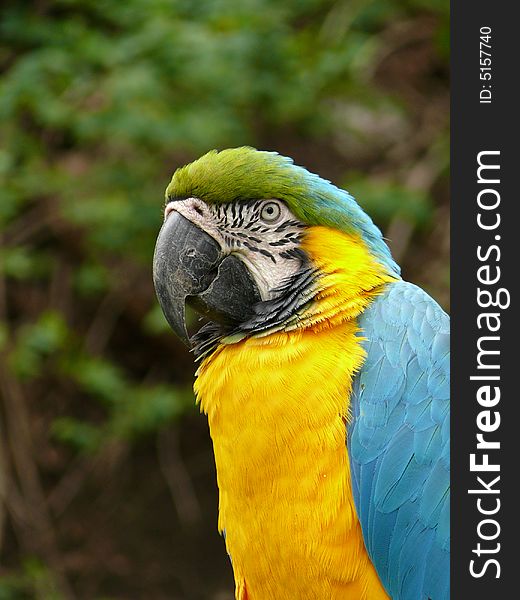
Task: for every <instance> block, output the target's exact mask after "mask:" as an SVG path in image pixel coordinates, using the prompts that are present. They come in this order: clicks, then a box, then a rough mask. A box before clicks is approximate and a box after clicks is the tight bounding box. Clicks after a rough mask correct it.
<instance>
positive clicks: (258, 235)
mask: <svg viewBox="0 0 520 600" xmlns="http://www.w3.org/2000/svg"><path fill="white" fill-rule="evenodd" d="M173 211H176V212H178V213H180V214H181V215H182V216H183V217H185V218H186V219H188V220H189V221H191V222H192V223H193V224H194V225H196V226H197V227H199V228H200V229H202V230H203V231H205V232H206V233H207V234H209V235H210V236H211V237H212V238H213V239H214V240H215V241H216V242H218V244H219V245H220V247H221V250H222V252H223V253H224V254H225V255H228V254H232V255H234V256H236V257H237V258H240V259H241V260H242V261H243V262H244V263H245V265H246V266H247V268H248V270H249V271H250V273H251V275H252V276H253V278H254V279H255V282H256V284H257V286H258V289H259V291H260V295H261V296H262V300H270V299H272V298H273V297H275V296H276V290H277V289H278V288H279V287H280V286H281V285H283V284H284V283H285V282H286V281H287V279H288V278H290V277H291V276H293V275H295V274H296V273H297V272H298V271H299V270H300V269H301V267H302V263H303V261H304V260H305V255H304V254H303V251H302V250H301V249H300V237H301V234H302V232H303V230H304V227H305V225H304V224H303V223H302V222H301V221H299V220H298V219H297V218H296V217H295V216H294V214H293V213H292V212H291V211H290V210H289V208H288V207H287V205H286V204H285V203H284V202H282V201H280V200H275V199H273V200H253V201H236V202H230V203H228V204H211V205H210V204H206V203H205V202H203V201H202V200H199V199H198V198H188V199H186V200H176V201H173V202H170V203H169V204H167V206H166V208H165V211H164V218H165V220H166V219H167V218H168V216H169V214H170V213H171V212H173Z"/></svg>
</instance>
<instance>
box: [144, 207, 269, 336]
mask: <svg viewBox="0 0 520 600" xmlns="http://www.w3.org/2000/svg"><path fill="white" fill-rule="evenodd" d="M153 281H154V286H155V292H156V294H157V298H158V300H159V304H160V305H161V308H162V311H163V313H164V316H165V317H166V320H167V321H168V323H169V325H170V327H171V328H172V329H173V331H174V332H175V333H176V334H177V335H178V336H179V337H180V338H181V339H182V340H183V341H184V342H185V343H186V344H188V345H189V346H190V345H191V344H190V338H189V335H188V331H187V329H186V312H185V311H186V304H187V303H189V304H190V306H192V307H193V308H195V309H196V310H197V311H198V312H200V313H202V314H203V315H205V316H207V317H209V318H210V319H211V320H213V321H217V322H218V323H222V324H227V325H232V324H238V323H240V322H242V321H245V320H246V319H247V318H248V317H250V316H251V314H252V307H253V305H254V304H255V303H256V302H258V301H260V299H261V298H260V293H259V291H258V288H257V286H256V284H255V282H254V280H253V278H252V276H251V275H250V273H249V271H248V270H247V267H246V266H245V264H244V263H243V262H242V261H241V260H240V259H238V258H236V257H235V256H229V255H227V256H226V255H224V254H223V253H222V250H221V248H220V245H219V244H218V243H217V242H216V241H215V240H214V239H213V238H212V237H211V236H210V235H208V234H207V233H206V232H205V231H202V229H200V228H199V227H197V226H196V225H194V224H193V223H192V222H191V221H189V220H188V219H186V218H185V217H183V216H182V215H181V214H179V213H178V212H173V213H171V214H170V216H169V217H168V218H167V219H166V221H165V223H164V224H163V226H162V228H161V231H160V232H159V236H158V237H157V243H156V245H155V253H154V257H153Z"/></svg>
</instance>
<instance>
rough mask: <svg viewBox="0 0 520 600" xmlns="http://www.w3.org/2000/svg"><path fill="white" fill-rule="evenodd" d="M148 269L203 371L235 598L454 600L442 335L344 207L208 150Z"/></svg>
mask: <svg viewBox="0 0 520 600" xmlns="http://www.w3.org/2000/svg"><path fill="white" fill-rule="evenodd" d="M153 268H154V273H153V277H154V285H155V289H156V293H157V297H158V300H159V303H160V305H161V307H162V310H163V312H164V314H165V317H166V319H167V320H168V322H169V324H170V326H171V327H172V329H173V330H174V331H175V332H176V333H177V335H178V336H179V337H180V338H182V339H183V340H184V341H185V342H186V343H187V344H189V345H190V346H191V347H192V349H193V350H194V352H195V355H196V356H197V357H198V360H199V361H200V366H199V367H198V370H197V373H196V380H195V386H194V387H195V393H196V398H197V402H198V403H199V404H200V408H201V411H203V412H204V413H206V415H207V418H208V421H209V428H210V434H211V438H212V441H213V447H214V455H215V464H216V471H217V483H218V487H219V518H218V527H219V530H220V531H221V532H222V533H223V535H224V537H225V544H226V549H227V552H228V554H229V556H230V560H231V563H232V567H233V571H234V577H235V586H236V587H235V597H236V599H237V600H273V599H276V600H297V599H308V600H337V599H351V600H363V599H367V600H379V599H383V598H389V597H390V598H394V599H399V600H428V599H430V600H447V599H448V598H449V544H450V542H449V540H450V532H449V319H448V317H447V315H446V314H445V313H444V311H443V310H442V309H441V308H440V307H439V305H438V304H437V303H436V302H435V301H434V300H433V299H432V298H431V297H430V296H428V295H427V294H426V293H425V292H424V291H423V290H421V289H420V288H418V287H416V286H415V285H413V284H411V283H408V282H405V281H403V280H402V279H401V277H400V269H399V267H398V265H397V264H396V263H395V261H394V260H393V259H392V256H391V253H390V250H389V248H388V246H387V245H386V243H385V241H384V240H383V237H382V235H381V232H380V230H379V229H378V228H377V227H376V226H375V225H374V223H373V222H372V220H371V219H370V217H369V216H368V215H367V214H366V213H365V212H364V211H363V210H362V209H361V207H360V206H359V205H358V204H357V202H356V201H355V200H354V198H353V197H352V196H351V195H350V194H349V193H347V192H346V191H344V190H342V189H339V188H338V187H336V186H334V185H333V184H332V183H330V182H328V181H326V180H324V179H322V178H320V177H319V176H317V175H315V174H312V173H310V172H309V171H307V170H306V169H304V168H303V167H299V166H296V165H295V164H294V163H293V161H292V160H291V159H289V158H286V157H283V156H281V155H279V154H277V153H274V152H265V151H258V150H255V149H253V148H249V147H242V148H234V149H228V150H223V151H220V152H217V151H211V152H209V153H207V154H205V155H204V156H202V157H201V158H199V159H198V160H196V161H195V162H193V163H191V164H188V165H186V166H184V167H182V168H180V169H178V170H177V171H176V172H175V173H174V175H173V178H172V180H171V182H170V184H169V185H168V187H167V190H166V206H165V220H164V223H163V226H162V229H161V231H160V233H159V236H158V239H157V244H156V249H155V254H154V264H153ZM186 304H188V305H190V306H191V307H193V308H194V309H195V310H196V311H198V312H199V313H200V314H201V315H203V317H205V318H206V323H205V324H204V325H203V326H202V327H201V328H200V329H199V330H198V331H197V332H196V333H195V334H194V335H192V336H191V337H190V336H189V334H188V332H187V328H186V324H185V307H186Z"/></svg>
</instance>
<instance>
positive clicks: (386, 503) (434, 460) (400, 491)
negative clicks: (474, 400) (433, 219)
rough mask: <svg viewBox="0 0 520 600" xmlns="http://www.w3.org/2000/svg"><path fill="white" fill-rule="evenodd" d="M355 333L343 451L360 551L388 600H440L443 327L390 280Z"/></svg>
mask: <svg viewBox="0 0 520 600" xmlns="http://www.w3.org/2000/svg"><path fill="white" fill-rule="evenodd" d="M359 325H360V328H361V334H360V335H361V336H362V338H363V341H362V344H363V346H364V348H365V350H366V352H367V358H366V361H365V363H364V365H363V367H362V369H361V370H360V372H359V373H358V374H357V376H356V378H355V380H354V383H353V391H352V398H351V414H352V419H351V420H350V424H349V426H348V431H347V444H348V449H349V458H350V466H351V474H352V487H353V493H354V501H355V504H356V509H357V512H358V516H359V519H360V522H361V528H362V531H363V538H364V540H365V545H366V547H367V550H368V553H369V555H370V558H371V560H372V562H373V563H374V566H375V567H376V570H377V572H378V574H379V577H380V579H381V581H382V583H383V585H384V586H385V588H386V590H387V591H388V593H389V594H390V596H391V597H392V598H393V599H394V600H428V599H429V600H448V598H449V318H448V316H447V315H446V314H445V313H444V312H443V311H442V309H441V308H440V307H439V306H438V304H437V303H436V302H435V301H434V300H432V298H430V297H429V296H428V295H427V294H426V293H425V292H424V291H423V290H421V289H420V288H418V287H417V286H414V285H413V284H410V283H407V282H404V281H399V282H396V283H393V284H391V285H389V286H388V288H387V290H386V291H385V293H384V294H382V295H381V296H379V297H378V298H377V299H376V300H375V301H374V302H373V303H372V305H371V306H370V307H369V308H368V309H367V310H366V311H365V313H364V314H363V315H362V317H361V318H360V322H359Z"/></svg>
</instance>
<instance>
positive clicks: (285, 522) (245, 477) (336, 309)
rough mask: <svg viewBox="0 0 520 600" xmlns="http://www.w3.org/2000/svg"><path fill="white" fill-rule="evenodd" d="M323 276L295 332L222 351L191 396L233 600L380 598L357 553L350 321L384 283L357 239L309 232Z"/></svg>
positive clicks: (355, 348)
mask: <svg viewBox="0 0 520 600" xmlns="http://www.w3.org/2000/svg"><path fill="white" fill-rule="evenodd" d="M302 247H303V248H304V250H306V252H307V254H308V255H309V256H310V257H311V259H312V261H313V262H314V264H315V266H316V267H317V268H318V270H319V272H320V273H321V274H322V276H321V277H320V279H319V284H318V285H319V290H320V291H319V293H318V295H317V297H316V300H315V302H314V303H313V304H312V305H311V306H310V307H309V308H308V310H306V311H305V313H304V314H302V315H301V316H300V319H299V321H298V326H297V327H294V326H291V328H290V330H288V331H280V332H276V333H272V334H270V335H267V336H262V337H255V336H252V337H249V338H246V339H243V340H241V341H239V342H237V343H233V344H221V345H220V346H219V347H218V348H217V349H216V350H215V352H213V354H211V355H210V356H209V357H208V358H206V359H205V360H204V361H203V363H202V364H201V366H200V368H199V370H198V373H197V380H196V382H195V391H196V394H197V398H198V401H199V402H200V407H201V410H202V411H204V412H205V413H207V415H208V420H209V426H210V432H211V437H212V440H213V445H214V451H215V462H216V467H217V481H218V487H219V492H220V504H219V529H220V530H221V531H222V530H225V532H226V545H227V549H228V552H229V554H230V556H231V558H232V561H233V570H234V573H235V580H236V597H237V599H239V600H246V599H247V600H273V599H277V600H298V599H300V598H302V599H308V600H314V599H316V600H318V599H319V600H329V599H331V600H336V599H345V600H363V599H369V600H380V599H383V598H388V596H387V594H386V592H385V591H384V589H383V587H382V585H381V583H380V581H379V578H378V576H377V574H376V571H375V569H374V567H373V565H372V564H371V562H370V559H369V557H368V554H367V552H366V549H365V546H364V543H363V538H362V533H361V527H360V524H359V521H358V518H357V516H356V511H355V506H354V501H353V496H352V489H351V482H350V468H349V460H348V454H347V448H346V442H345V438H346V429H345V427H346V422H347V420H348V418H349V397H350V393H351V387H352V379H353V376H354V375H355V373H356V372H357V371H358V370H359V368H360V367H361V365H362V363H363V360H364V353H363V350H362V348H361V345H360V339H361V338H360V337H359V330H358V327H357V323H356V316H357V315H359V314H360V312H362V311H363V310H364V308H366V306H368V304H369V303H370V302H371V300H372V299H373V298H374V296H375V295H376V294H378V293H380V292H381V291H382V289H383V287H384V284H385V283H388V282H389V281H391V280H392V277H390V276H388V275H387V274H386V273H385V272H384V271H383V269H382V267H380V266H379V265H378V264H377V263H376V262H375V261H374V259H373V258H372V257H371V255H370V254H369V252H368V250H367V248H366V246H365V244H364V243H363V242H362V241H361V239H360V238H359V237H357V236H353V235H347V234H344V233H340V232H337V231H333V230H331V229H328V228H325V227H311V228H309V230H308V232H307V234H306V236H305V238H304V240H303V243H302Z"/></svg>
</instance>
